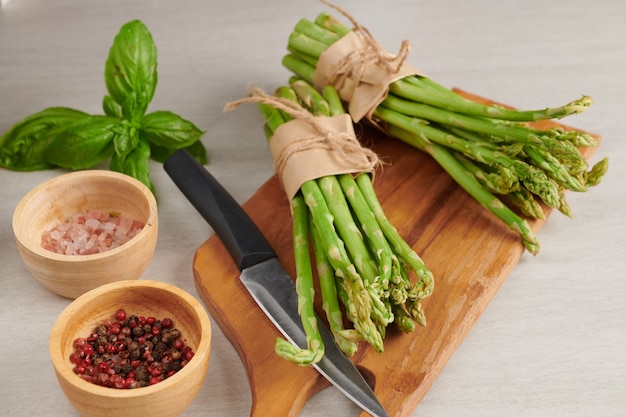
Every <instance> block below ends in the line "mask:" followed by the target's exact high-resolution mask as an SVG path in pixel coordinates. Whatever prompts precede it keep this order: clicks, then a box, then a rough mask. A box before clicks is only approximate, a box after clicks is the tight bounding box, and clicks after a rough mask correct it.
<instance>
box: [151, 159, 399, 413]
mask: <svg viewBox="0 0 626 417" xmlns="http://www.w3.org/2000/svg"><path fill="white" fill-rule="evenodd" d="M163 166H164V169H165V171H166V172H167V174H168V175H169V176H170V178H171V179H172V180H173V181H174V183H175V184H176V186H177V187H178V188H179V189H180V191H181V192H182V193H183V195H185V197H187V199H188V200H189V201H190V202H191V204H192V205H193V206H194V207H195V208H196V210H198V212H199V213H200V215H202V217H203V218H204V219H205V220H206V221H207V222H208V223H209V224H210V225H211V227H212V228H213V230H214V231H215V233H216V234H217V235H218V236H219V237H220V239H221V240H222V242H223V244H224V246H225V247H226V249H227V250H228V252H229V253H230V255H231V256H232V258H233V260H234V261H235V264H236V265H237V267H238V268H239V270H240V271H241V275H240V277H239V278H240V280H241V282H242V283H243V285H244V286H245V287H246V289H247V290H248V292H249V293H250V295H251V296H252V298H253V299H254V301H255V302H256V303H257V304H258V305H259V307H260V308H261V310H262V311H263V312H264V313H265V314H266V315H267V316H268V317H269V319H270V320H271V321H272V323H273V324H274V325H275V326H276V327H277V329H278V330H279V331H280V332H281V333H282V334H283V336H284V337H285V338H286V339H287V340H289V341H290V342H291V343H294V344H296V345H298V346H299V347H301V348H306V346H307V343H306V336H305V333H304V329H303V327H302V323H301V320H300V316H299V314H298V296H297V293H296V287H295V283H294V281H293V280H292V278H291V277H290V276H289V274H288V273H287V272H286V271H285V269H284V268H283V267H282V265H281V264H280V262H279V261H278V258H277V256H276V253H275V252H274V250H273V249H272V247H271V246H270V244H269V243H268V242H267V240H266V239H265V237H264V236H263V234H262V233H261V231H260V230H259V229H258V227H257V226H256V224H255V223H254V222H253V221H252V219H250V217H248V215H247V214H246V212H245V211H244V210H243V208H242V207H241V206H240V205H239V203H237V201H236V200H235V199H234V198H233V197H232V196H231V195H230V194H229V193H228V191H227V190H226V189H225V188H224V187H223V186H222V185H221V184H220V183H219V182H218V181H217V180H216V179H215V178H214V177H213V176H212V175H211V174H210V173H209V172H208V171H207V170H206V168H205V167H204V166H202V165H201V164H200V163H199V162H198V161H196V160H195V159H194V158H193V157H192V156H191V155H190V154H189V153H188V152H187V151H185V150H182V149H181V150H178V151H176V152H174V153H173V154H172V155H171V156H170V157H169V158H168V159H167V160H166V161H165V163H164V164H163ZM318 321H319V318H318ZM318 327H319V331H320V332H321V335H322V340H323V341H324V345H325V353H324V356H323V358H322V359H321V360H320V361H319V362H318V363H316V364H314V365H313V367H314V368H315V369H316V370H317V371H318V372H319V373H320V374H321V375H322V376H324V377H325V378H326V379H327V380H328V381H329V382H330V383H331V384H332V385H334V386H335V387H336V388H337V389H339V391H341V392H342V393H343V394H344V395H346V396H347V397H348V398H349V399H350V400H352V401H353V402H354V403H355V404H356V405H358V406H359V407H360V408H361V409H363V410H364V411H366V412H367V413H369V414H370V415H372V416H373V417H389V414H387V412H386V411H385V409H384V407H383V406H382V405H381V404H380V402H379V401H378V399H377V398H376V396H375V394H374V392H373V391H372V389H371V388H370V386H369V385H368V384H367V382H366V381H365V379H364V378H363V376H362V375H361V373H360V372H359V371H358V369H357V368H356V367H355V366H354V364H353V363H352V362H351V361H350V359H348V357H347V356H345V355H344V354H343V352H342V351H341V350H340V349H339V347H338V346H337V345H336V343H335V341H334V339H333V336H332V334H331V332H330V331H329V330H328V328H327V327H326V326H325V325H324V324H323V323H321V322H320V323H319V326H318Z"/></svg>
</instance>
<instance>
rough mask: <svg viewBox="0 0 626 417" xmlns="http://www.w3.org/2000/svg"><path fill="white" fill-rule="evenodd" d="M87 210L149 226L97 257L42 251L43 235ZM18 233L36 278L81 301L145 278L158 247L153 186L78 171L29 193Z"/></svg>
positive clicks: (20, 209) (16, 224)
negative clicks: (86, 295)
mask: <svg viewBox="0 0 626 417" xmlns="http://www.w3.org/2000/svg"><path fill="white" fill-rule="evenodd" d="M88 209H96V210H102V211H104V212H119V213H120V214H121V215H123V216H126V217H131V218H133V219H136V220H139V221H142V222H143V223H144V227H143V229H142V230H141V231H140V232H139V233H138V234H137V235H136V236H135V237H133V238H132V239H131V240H129V241H128V242H126V243H124V244H123V245H121V246H119V247H117V248H114V249H111V250H109V251H106V252H102V253H98V254H93V255H64V254H58V253H54V252H51V251H49V250H47V249H44V248H43V246H42V233H43V232H44V231H47V230H51V229H52V228H54V227H55V226H56V225H58V224H59V223H62V222H64V221H66V220H67V219H68V218H70V217H71V216H72V215H74V214H76V213H80V212H84V211H85V210H88ZM13 233H14V235H15V239H16V241H17V247H18V250H19V253H20V255H21V257H22V259H23V260H24V263H25V264H26V266H27V267H28V269H29V270H30V272H31V273H32V274H33V276H34V277H35V278H36V279H37V280H38V281H39V282H40V283H41V284H42V285H43V286H44V287H46V288H48V289H49V290H50V291H52V292H54V293H56V294H59V295H61V296H64V297H67V298H76V297H78V296H79V295H81V294H83V293H84V292H86V291H89V290H91V289H93V288H96V287H98V286H99V285H102V284H107V283H110V282H114V281H119V280H128V279H136V278H139V277H140V276H141V274H142V273H143V272H144V270H145V269H146V267H147V266H148V263H149V262H150V259H151V258H152V255H153V253H154V250H155V247H156V243H157V235H158V216H157V203H156V199H155V198H154V195H153V194H152V192H151V191H150V189H149V188H148V187H146V186H145V185H144V184H143V183H141V182H140V181H138V180H136V179H134V178H132V177H130V176H128V175H124V174H120V173H117V172H112V171H104V170H86V171H76V172H72V173H69V174H63V175H60V176H58V177H56V178H53V179H51V180H48V181H46V182H44V183H42V184H40V185H38V186H37V187H35V188H33V189H32V190H31V191H30V192H29V193H27V194H26V195H25V196H24V197H23V198H22V200H21V201H20V202H19V203H18V205H17V207H16V208H15V212H14V213H13Z"/></svg>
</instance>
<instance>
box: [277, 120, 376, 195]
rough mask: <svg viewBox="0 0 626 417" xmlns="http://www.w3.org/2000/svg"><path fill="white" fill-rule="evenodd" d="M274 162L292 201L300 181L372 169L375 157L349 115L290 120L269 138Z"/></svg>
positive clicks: (374, 164) (374, 165)
mask: <svg viewBox="0 0 626 417" xmlns="http://www.w3.org/2000/svg"><path fill="white" fill-rule="evenodd" d="M270 150H271V152H272V155H273V156H274V165H275V167H276V172H277V174H278V175H279V177H280V179H281V181H282V184H283V188H284V189H285V193H286V194H287V197H288V198H289V200H291V199H292V198H293V197H294V196H295V195H296V193H297V192H298V190H299V189H300V187H301V186H302V184H304V183H305V182H306V181H310V180H315V179H317V178H321V177H324V176H327V175H340V174H359V173H363V172H371V173H373V172H374V169H375V167H376V165H377V163H378V158H377V157H376V155H375V154H374V153H373V152H372V151H371V150H369V149H365V148H363V147H362V146H361V144H360V143H359V141H358V139H357V138H356V134H355V132H354V128H353V125H352V120H351V118H350V115H348V114H343V115H340V116H334V117H315V123H311V121H310V120H303V119H293V120H291V121H289V122H287V123H285V124H283V125H281V126H280V127H279V128H278V129H276V131H275V132H274V136H272V140H271V141H270Z"/></svg>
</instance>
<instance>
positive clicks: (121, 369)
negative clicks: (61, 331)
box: [70, 309, 193, 389]
mask: <svg viewBox="0 0 626 417" xmlns="http://www.w3.org/2000/svg"><path fill="white" fill-rule="evenodd" d="M72 344H73V346H74V349H75V350H74V352H72V353H71V354H70V362H71V363H73V364H74V372H75V373H76V374H77V375H78V376H79V377H80V378H81V379H84V380H85V381H87V382H90V383H94V384H97V385H101V386H104V387H112V388H117V389H127V388H139V387H143V386H148V385H153V384H156V383H158V382H160V381H162V380H164V379H166V378H169V377H170V376H172V375H174V374H175V373H176V372H178V371H179V370H180V369H182V368H183V367H184V366H185V365H186V364H187V362H189V360H191V358H193V351H192V350H191V347H189V346H186V345H185V343H184V339H183V338H182V334H181V332H180V330H178V329H176V328H175V327H173V322H172V320H171V319H170V318H164V319H162V320H158V319H156V318H155V317H153V316H149V317H143V316H136V315H127V314H126V311H125V310H123V309H119V310H118V311H116V313H115V315H114V319H113V320H112V319H105V320H104V321H103V322H102V323H101V324H99V325H98V326H96V328H95V329H94V331H93V332H92V333H90V334H89V335H88V337H86V338H82V337H79V338H76V339H75V340H74V341H73V342H72Z"/></svg>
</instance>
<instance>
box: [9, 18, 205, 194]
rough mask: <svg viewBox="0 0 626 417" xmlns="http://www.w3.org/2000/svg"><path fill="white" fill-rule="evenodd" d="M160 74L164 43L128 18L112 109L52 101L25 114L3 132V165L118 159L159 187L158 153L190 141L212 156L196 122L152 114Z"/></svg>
mask: <svg viewBox="0 0 626 417" xmlns="http://www.w3.org/2000/svg"><path fill="white" fill-rule="evenodd" d="M157 80H158V74H157V49H156V46H155V44H154V41H153V39H152V35H151V34H150V32H149V31H148V28H147V27H146V26H145V25H144V24H143V23H142V22H141V21H139V20H133V21H131V22H128V23H126V24H125V25H123V26H122V28H121V29H120V32H119V33H118V34H117V36H116V37H115V39H114V41H113V45H112V46H111V49H110V51H109V56H108V58H107V60H106V63H105V72H104V81H105V84H106V88H107V92H108V95H106V96H104V99H103V101H102V108H103V110H104V115H89V114H87V113H84V112H81V111H79V110H74V109H70V108H67V107H50V108H47V109H44V110H42V111H40V112H38V113H35V114H33V115H31V116H28V117H26V118H24V119H23V120H22V121H20V122H19V123H17V124H16V125H14V126H13V127H11V128H10V129H9V130H8V131H7V132H6V133H5V134H4V135H2V136H1V137H0V167H4V168H7V169H12V170H16V171H35V170H43V169H51V168H55V167H62V168H67V169H72V170H79V169H89V168H91V167H94V166H95V165H98V164H101V163H103V162H105V161H107V160H110V163H109V169H110V170H112V171H118V172H122V173H125V174H127V175H130V176H132V177H134V178H137V179H138V180H140V181H141V182H143V183H144V184H146V185H147V186H148V187H150V189H151V190H153V191H154V187H153V185H152V181H151V180H150V164H149V161H150V159H153V160H155V161H157V162H163V161H165V159H167V157H168V156H169V155H170V154H172V153H173V152H174V151H176V150H178V149H181V148H185V149H187V150H188V151H189V152H190V153H191V154H192V155H193V156H194V157H195V158H196V159H198V161H200V162H201V163H202V164H206V163H207V162H208V158H207V152H206V149H205V147H204V145H203V143H202V142H201V140H200V138H201V137H202V135H203V134H204V132H202V131H201V130H200V129H198V127H196V125H194V124H193V123H192V122H190V121H188V120H186V119H183V118H182V117H180V116H179V115H177V114H175V113H172V112H170V111H155V112H152V113H147V110H148V106H149V104H150V102H151V101H152V98H153V96H154V92H155V90H156V86H157Z"/></svg>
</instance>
